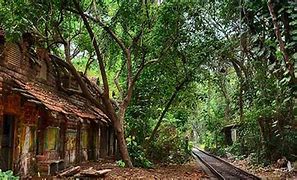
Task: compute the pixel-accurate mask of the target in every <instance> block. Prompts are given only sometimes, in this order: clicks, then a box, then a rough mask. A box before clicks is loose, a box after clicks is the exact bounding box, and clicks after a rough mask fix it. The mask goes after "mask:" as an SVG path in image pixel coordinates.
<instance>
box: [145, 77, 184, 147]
mask: <svg viewBox="0 0 297 180" xmlns="http://www.w3.org/2000/svg"><path fill="white" fill-rule="evenodd" d="M186 82H188V78H185V79H184V80H183V81H182V82H181V83H180V84H179V85H178V86H177V87H176V88H175V91H174V92H173V94H172V95H171V97H170V99H169V101H168V102H167V104H166V106H165V108H164V109H163V111H162V113H161V116H160V118H159V120H158V122H157V124H156V126H155V128H154V130H153V132H152V134H151V136H150V138H149V140H148V141H147V143H146V145H145V146H146V147H145V149H147V148H148V146H149V145H150V144H151V142H152V141H153V139H154V137H155V135H156V134H157V131H158V129H159V127H160V125H161V123H162V121H163V118H164V117H165V115H166V113H167V111H168V109H169V107H170V106H171V104H172V102H173V100H174V99H175V97H176V96H177V94H178V92H179V91H180V90H181V89H182V88H183V86H184V85H185V84H186Z"/></svg>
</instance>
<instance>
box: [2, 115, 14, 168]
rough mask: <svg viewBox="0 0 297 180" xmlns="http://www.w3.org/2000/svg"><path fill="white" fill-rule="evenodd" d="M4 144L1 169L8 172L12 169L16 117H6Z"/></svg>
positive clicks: (3, 133)
mask: <svg viewBox="0 0 297 180" xmlns="http://www.w3.org/2000/svg"><path fill="white" fill-rule="evenodd" d="M2 125H3V126H2V128H3V131H2V142H1V157H0V159H1V169H2V170H4V171H6V170H8V169H12V164H13V163H12V161H13V148H14V127H15V117H14V116H11V115H4V117H3V124H2Z"/></svg>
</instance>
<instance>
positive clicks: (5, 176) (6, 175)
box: [0, 169, 19, 180]
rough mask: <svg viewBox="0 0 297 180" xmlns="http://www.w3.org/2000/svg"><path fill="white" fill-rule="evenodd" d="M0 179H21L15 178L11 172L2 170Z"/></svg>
mask: <svg viewBox="0 0 297 180" xmlns="http://www.w3.org/2000/svg"><path fill="white" fill-rule="evenodd" d="M0 179H1V180H18V179H19V177H16V176H14V175H13V172H12V171H11V170H9V171H5V172H3V171H2V170H1V169H0Z"/></svg>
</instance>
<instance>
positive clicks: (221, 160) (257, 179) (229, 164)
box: [192, 148, 261, 180]
mask: <svg viewBox="0 0 297 180" xmlns="http://www.w3.org/2000/svg"><path fill="white" fill-rule="evenodd" d="M195 150H196V151H199V152H201V153H203V154H205V155H207V156H210V157H212V158H215V159H216V160H218V161H219V162H220V163H222V164H225V165H227V166H228V167H230V168H233V169H235V170H236V171H238V172H240V173H241V174H243V175H245V176H248V177H251V178H250V179H255V180H260V179H261V178H259V177H258V176H255V175H253V174H251V173H248V172H246V171H245V170H243V169H241V168H238V167H236V166H234V165H233V164H231V163H229V162H227V161H225V160H223V159H221V158H219V157H217V156H215V155H212V154H209V153H208V152H205V151H203V150H201V149H198V148H194V150H192V154H193V155H195V156H196V157H197V158H198V159H199V160H200V161H201V162H202V163H203V164H204V165H205V166H206V167H207V168H209V170H210V171H211V172H212V173H213V174H214V175H215V176H217V178H218V179H223V180H224V179H228V178H226V177H224V175H222V173H219V172H218V171H217V170H216V169H215V168H214V167H213V166H212V165H210V163H208V162H207V161H206V160H204V159H203V158H201V157H200V156H199V154H197V153H196V152H195ZM240 179H241V178H240Z"/></svg>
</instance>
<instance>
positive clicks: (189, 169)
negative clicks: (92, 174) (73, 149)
mask: <svg viewBox="0 0 297 180" xmlns="http://www.w3.org/2000/svg"><path fill="white" fill-rule="evenodd" d="M81 167H82V168H83V169H85V168H86V169H87V168H89V167H94V168H95V169H98V170H99V169H111V170H112V171H111V172H109V173H108V174H107V176H106V177H105V179H207V177H208V176H207V175H206V174H205V173H204V172H203V170H202V169H200V168H199V167H198V165H197V164H196V163H195V162H194V161H191V162H189V163H186V164H183V165H174V164H171V165H156V166H155V167H154V168H151V169H145V168H121V167H118V166H117V165H116V163H114V162H105V163H87V164H82V165H81Z"/></svg>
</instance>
